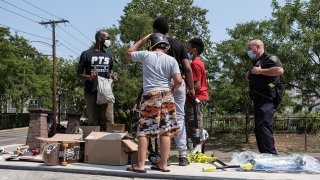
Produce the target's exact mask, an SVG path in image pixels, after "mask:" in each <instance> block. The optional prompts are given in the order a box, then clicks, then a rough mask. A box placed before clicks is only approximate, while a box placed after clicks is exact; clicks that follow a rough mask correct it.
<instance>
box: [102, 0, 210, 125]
mask: <svg viewBox="0 0 320 180" xmlns="http://www.w3.org/2000/svg"><path fill="white" fill-rule="evenodd" d="M192 4H193V1H192V0H182V1H174V0H166V1H163V0H160V1H156V0H139V1H138V0H133V1H132V2H131V3H128V5H127V6H126V7H124V15H123V16H121V17H120V20H119V28H117V27H116V26H113V27H112V28H109V29H107V31H108V32H109V34H110V35H111V37H112V39H111V40H112V42H114V43H113V44H112V46H111V47H110V48H109V50H110V51H111V53H112V55H113V56H114V59H115V66H114V71H115V72H116V73H117V75H118V77H119V83H117V84H115V86H114V94H115V97H116V103H115V108H116V110H115V111H116V112H115V119H116V120H118V119H123V121H126V118H127V117H128V116H129V114H128V110H129V109H130V108H131V107H132V105H133V103H134V101H135V99H136V97H137V95H138V93H139V91H140V89H141V87H142V67H141V64H140V63H133V62H130V61H128V60H126V59H125V58H124V53H125V52H126V50H127V49H128V48H129V47H130V45H132V44H133V43H135V42H137V41H138V40H140V39H141V38H142V37H144V36H146V35H147V34H150V33H152V32H153V29H152V23H153V21H154V20H155V19H156V18H158V17H166V18H167V19H168V22H169V25H170V31H169V35H170V36H171V37H173V38H176V39H178V40H179V41H181V42H182V43H183V44H187V42H188V41H189V40H190V39H191V38H193V37H200V38H202V39H203V41H204V42H205V53H204V58H205V59H207V58H209V57H210V56H209V55H211V52H212V51H211V49H212V48H211V45H212V43H211V41H210V35H209V33H210V31H209V30H208V27H207V25H208V24H209V22H208V21H207V20H206V17H205V15H206V13H207V12H208V11H207V10H205V9H201V8H199V7H196V6H193V5H192ZM142 49H144V48H142ZM116 117H119V118H116Z"/></svg>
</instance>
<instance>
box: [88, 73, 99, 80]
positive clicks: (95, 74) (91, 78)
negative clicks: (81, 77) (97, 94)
mask: <svg viewBox="0 0 320 180" xmlns="http://www.w3.org/2000/svg"><path fill="white" fill-rule="evenodd" d="M89 78H90V79H89V80H90V81H92V80H93V79H97V78H98V73H97V72H92V73H91V74H90V77H89Z"/></svg>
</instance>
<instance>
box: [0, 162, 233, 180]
mask: <svg viewBox="0 0 320 180" xmlns="http://www.w3.org/2000/svg"><path fill="white" fill-rule="evenodd" d="M0 169H13V170H32V171H50V172H64V173H76V174H92V175H105V176H117V177H128V178H132V177H134V178H148V179H187V180H189V179H190V180H194V179H210V180H212V177H204V176H186V175H170V174H165V175H164V174H149V173H135V172H129V171H124V172H115V171H103V170H84V169H67V168H50V167H46V166H37V167H30V166H17V165H1V164H0ZM214 179H218V180H231V179H234V178H221V177H214Z"/></svg>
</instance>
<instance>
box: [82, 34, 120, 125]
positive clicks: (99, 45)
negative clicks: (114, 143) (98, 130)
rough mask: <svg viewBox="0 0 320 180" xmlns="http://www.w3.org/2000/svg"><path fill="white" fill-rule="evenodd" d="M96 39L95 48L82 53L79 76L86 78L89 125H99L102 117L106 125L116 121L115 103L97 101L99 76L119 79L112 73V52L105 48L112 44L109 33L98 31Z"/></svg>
mask: <svg viewBox="0 0 320 180" xmlns="http://www.w3.org/2000/svg"><path fill="white" fill-rule="evenodd" d="M95 40H96V43H95V46H94V47H93V48H90V49H88V50H86V51H83V52H82V53H81V56H80V61H79V66H78V70H77V78H78V79H81V80H85V87H84V92H85V101H86V112H87V116H88V124H89V126H97V125H98V121H99V119H100V117H102V120H103V125H104V126H105V125H106V123H111V124H113V123H114V118H113V103H107V104H101V105H98V104H97V103H96V101H97V85H98V76H100V77H104V78H111V79H113V82H117V81H118V79H117V77H116V76H114V75H113V74H111V73H110V72H111V70H112V68H113V59H112V55H111V54H110V52H108V51H107V50H106V49H104V48H108V47H109V46H110V36H109V34H108V33H107V32H105V31H98V32H97V33H96V35H95ZM84 71H85V72H84Z"/></svg>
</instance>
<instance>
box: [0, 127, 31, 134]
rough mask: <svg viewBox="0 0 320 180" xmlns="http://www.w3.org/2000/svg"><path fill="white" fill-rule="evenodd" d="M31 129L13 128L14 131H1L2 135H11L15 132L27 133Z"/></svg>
mask: <svg viewBox="0 0 320 180" xmlns="http://www.w3.org/2000/svg"><path fill="white" fill-rule="evenodd" d="M28 128H29V127H22V128H13V129H3V130H0V134H9V133H14V132H22V131H27V130H28Z"/></svg>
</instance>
